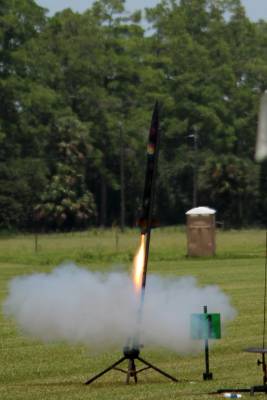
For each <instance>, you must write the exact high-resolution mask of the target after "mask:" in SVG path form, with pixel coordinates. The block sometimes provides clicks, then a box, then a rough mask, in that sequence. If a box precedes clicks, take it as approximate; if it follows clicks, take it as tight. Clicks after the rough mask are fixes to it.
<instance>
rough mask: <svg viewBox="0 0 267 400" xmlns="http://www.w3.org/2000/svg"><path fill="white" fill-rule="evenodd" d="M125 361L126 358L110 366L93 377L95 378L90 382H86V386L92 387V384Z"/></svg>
mask: <svg viewBox="0 0 267 400" xmlns="http://www.w3.org/2000/svg"><path fill="white" fill-rule="evenodd" d="M124 360H126V357H122V358H120V359H119V360H118V361H116V362H115V363H114V364H112V365H110V366H109V367H108V368H106V369H104V370H103V371H101V372H100V373H99V374H97V375H95V376H93V378H91V379H89V380H88V381H86V382H85V384H86V385H90V383H92V382H94V381H95V380H96V379H98V378H100V377H101V376H103V375H104V374H106V373H107V372H109V371H111V370H112V369H116V366H117V365H119V364H121V363H122V362H123V361H124Z"/></svg>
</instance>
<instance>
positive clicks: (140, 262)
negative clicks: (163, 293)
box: [133, 235, 145, 292]
mask: <svg viewBox="0 0 267 400" xmlns="http://www.w3.org/2000/svg"><path fill="white" fill-rule="evenodd" d="M144 263H145V235H141V244H140V247H139V249H138V251H137V253H136V255H135V257H134V271H133V280H134V286H135V289H136V290H137V291H138V292H139V291H140V290H141V287H142V277H143V270H144Z"/></svg>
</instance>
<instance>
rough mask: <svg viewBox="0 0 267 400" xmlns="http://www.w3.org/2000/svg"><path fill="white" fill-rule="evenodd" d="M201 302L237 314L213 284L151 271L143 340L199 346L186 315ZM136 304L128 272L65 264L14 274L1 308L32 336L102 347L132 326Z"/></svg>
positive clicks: (225, 315) (186, 348) (179, 348)
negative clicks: (104, 270) (49, 270)
mask: <svg viewBox="0 0 267 400" xmlns="http://www.w3.org/2000/svg"><path fill="white" fill-rule="evenodd" d="M138 298H139V296H138ZM203 304H207V305H208V307H209V310H210V312H220V313H221V317H222V323H225V322H227V321H230V320H232V319H233V318H234V316H235V310H234V309H233V308H232V306H231V305H230V302H229V299H228V297H227V296H226V295H225V294H223V293H222V291H221V290H220V289H219V288H218V287H216V286H206V287H198V286H197V282H196V280H195V279H194V278H191V277H186V278H177V277H171V278H168V279H167V278H163V277H160V276H156V275H150V278H149V281H148V284H147V288H146V301H145V303H144V308H143V317H142V322H141V328H142V344H144V345H145V346H149V345H156V346H163V347H165V348H168V349H170V350H174V351H176V352H178V353H186V352H192V351H195V350H198V346H200V348H201V346H202V344H198V342H196V341H193V340H191V338H190V315H191V313H197V312H199V311H200V309H201V306H202V305H203ZM138 307H139V300H138V301H137V296H136V292H135V289H134V287H133V283H132V279H131V277H130V276H129V275H128V274H126V273H125V274H124V273H121V272H113V273H99V272H91V271H89V270H86V269H83V268H78V267H76V266H75V265H73V264H69V265H64V266H61V267H58V268H56V269H54V270H53V271H52V272H50V273H37V274H33V275H30V276H22V277H17V278H14V279H12V280H11V282H10V284H9V294H8V296H7V298H6V300H5V303H4V313H5V314H6V316H9V317H12V318H14V319H15V321H16V323H17V325H18V326H19V328H20V329H21V330H22V332H23V333H24V334H27V335H29V336H31V337H34V338H37V339H41V340H42V341H45V342H49V341H65V342H68V343H72V344H73V343H74V344H75V343H77V344H85V345H87V346H88V347H89V348H92V349H94V350H95V349H96V350H97V349H99V350H101V351H103V350H108V349H111V348H113V347H114V346H118V345H119V346H121V343H125V342H126V340H127V338H129V336H131V334H132V332H133V331H135V329H136V320H135V316H136V315H137V311H138Z"/></svg>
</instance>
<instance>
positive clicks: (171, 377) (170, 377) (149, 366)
mask: <svg viewBox="0 0 267 400" xmlns="http://www.w3.org/2000/svg"><path fill="white" fill-rule="evenodd" d="M137 360H139V361H141V362H142V363H143V364H145V365H147V368H152V369H154V371H157V372H158V373H159V374H161V375H164V376H165V377H166V378H168V379H170V380H172V381H173V382H178V379H176V378H174V377H173V376H171V375H169V374H167V372H165V371H162V370H161V369H159V368H158V367H156V366H155V365H153V364H151V363H150V362H148V361H146V360H144V359H143V358H141V357H137Z"/></svg>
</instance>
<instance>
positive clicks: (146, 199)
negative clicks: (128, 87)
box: [139, 102, 160, 315]
mask: <svg viewBox="0 0 267 400" xmlns="http://www.w3.org/2000/svg"><path fill="white" fill-rule="evenodd" d="M159 139H160V137H159V109H158V102H156V104H155V106H154V111H153V114H152V120H151V125H150V130H149V136H148V143H147V164H146V175H145V186H144V194H143V202H142V211H141V217H140V219H139V226H140V229H141V235H142V236H144V238H145V258H144V266H143V274H142V283H141V286H142V288H141V306H140V315H141V314H142V308H143V303H144V296H145V287H146V275H147V264H148V256H149V245H150V234H151V229H152V228H153V227H155V223H154V221H153V219H152V213H153V204H154V195H155V181H156V174H157V161H158V155H159Z"/></svg>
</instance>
